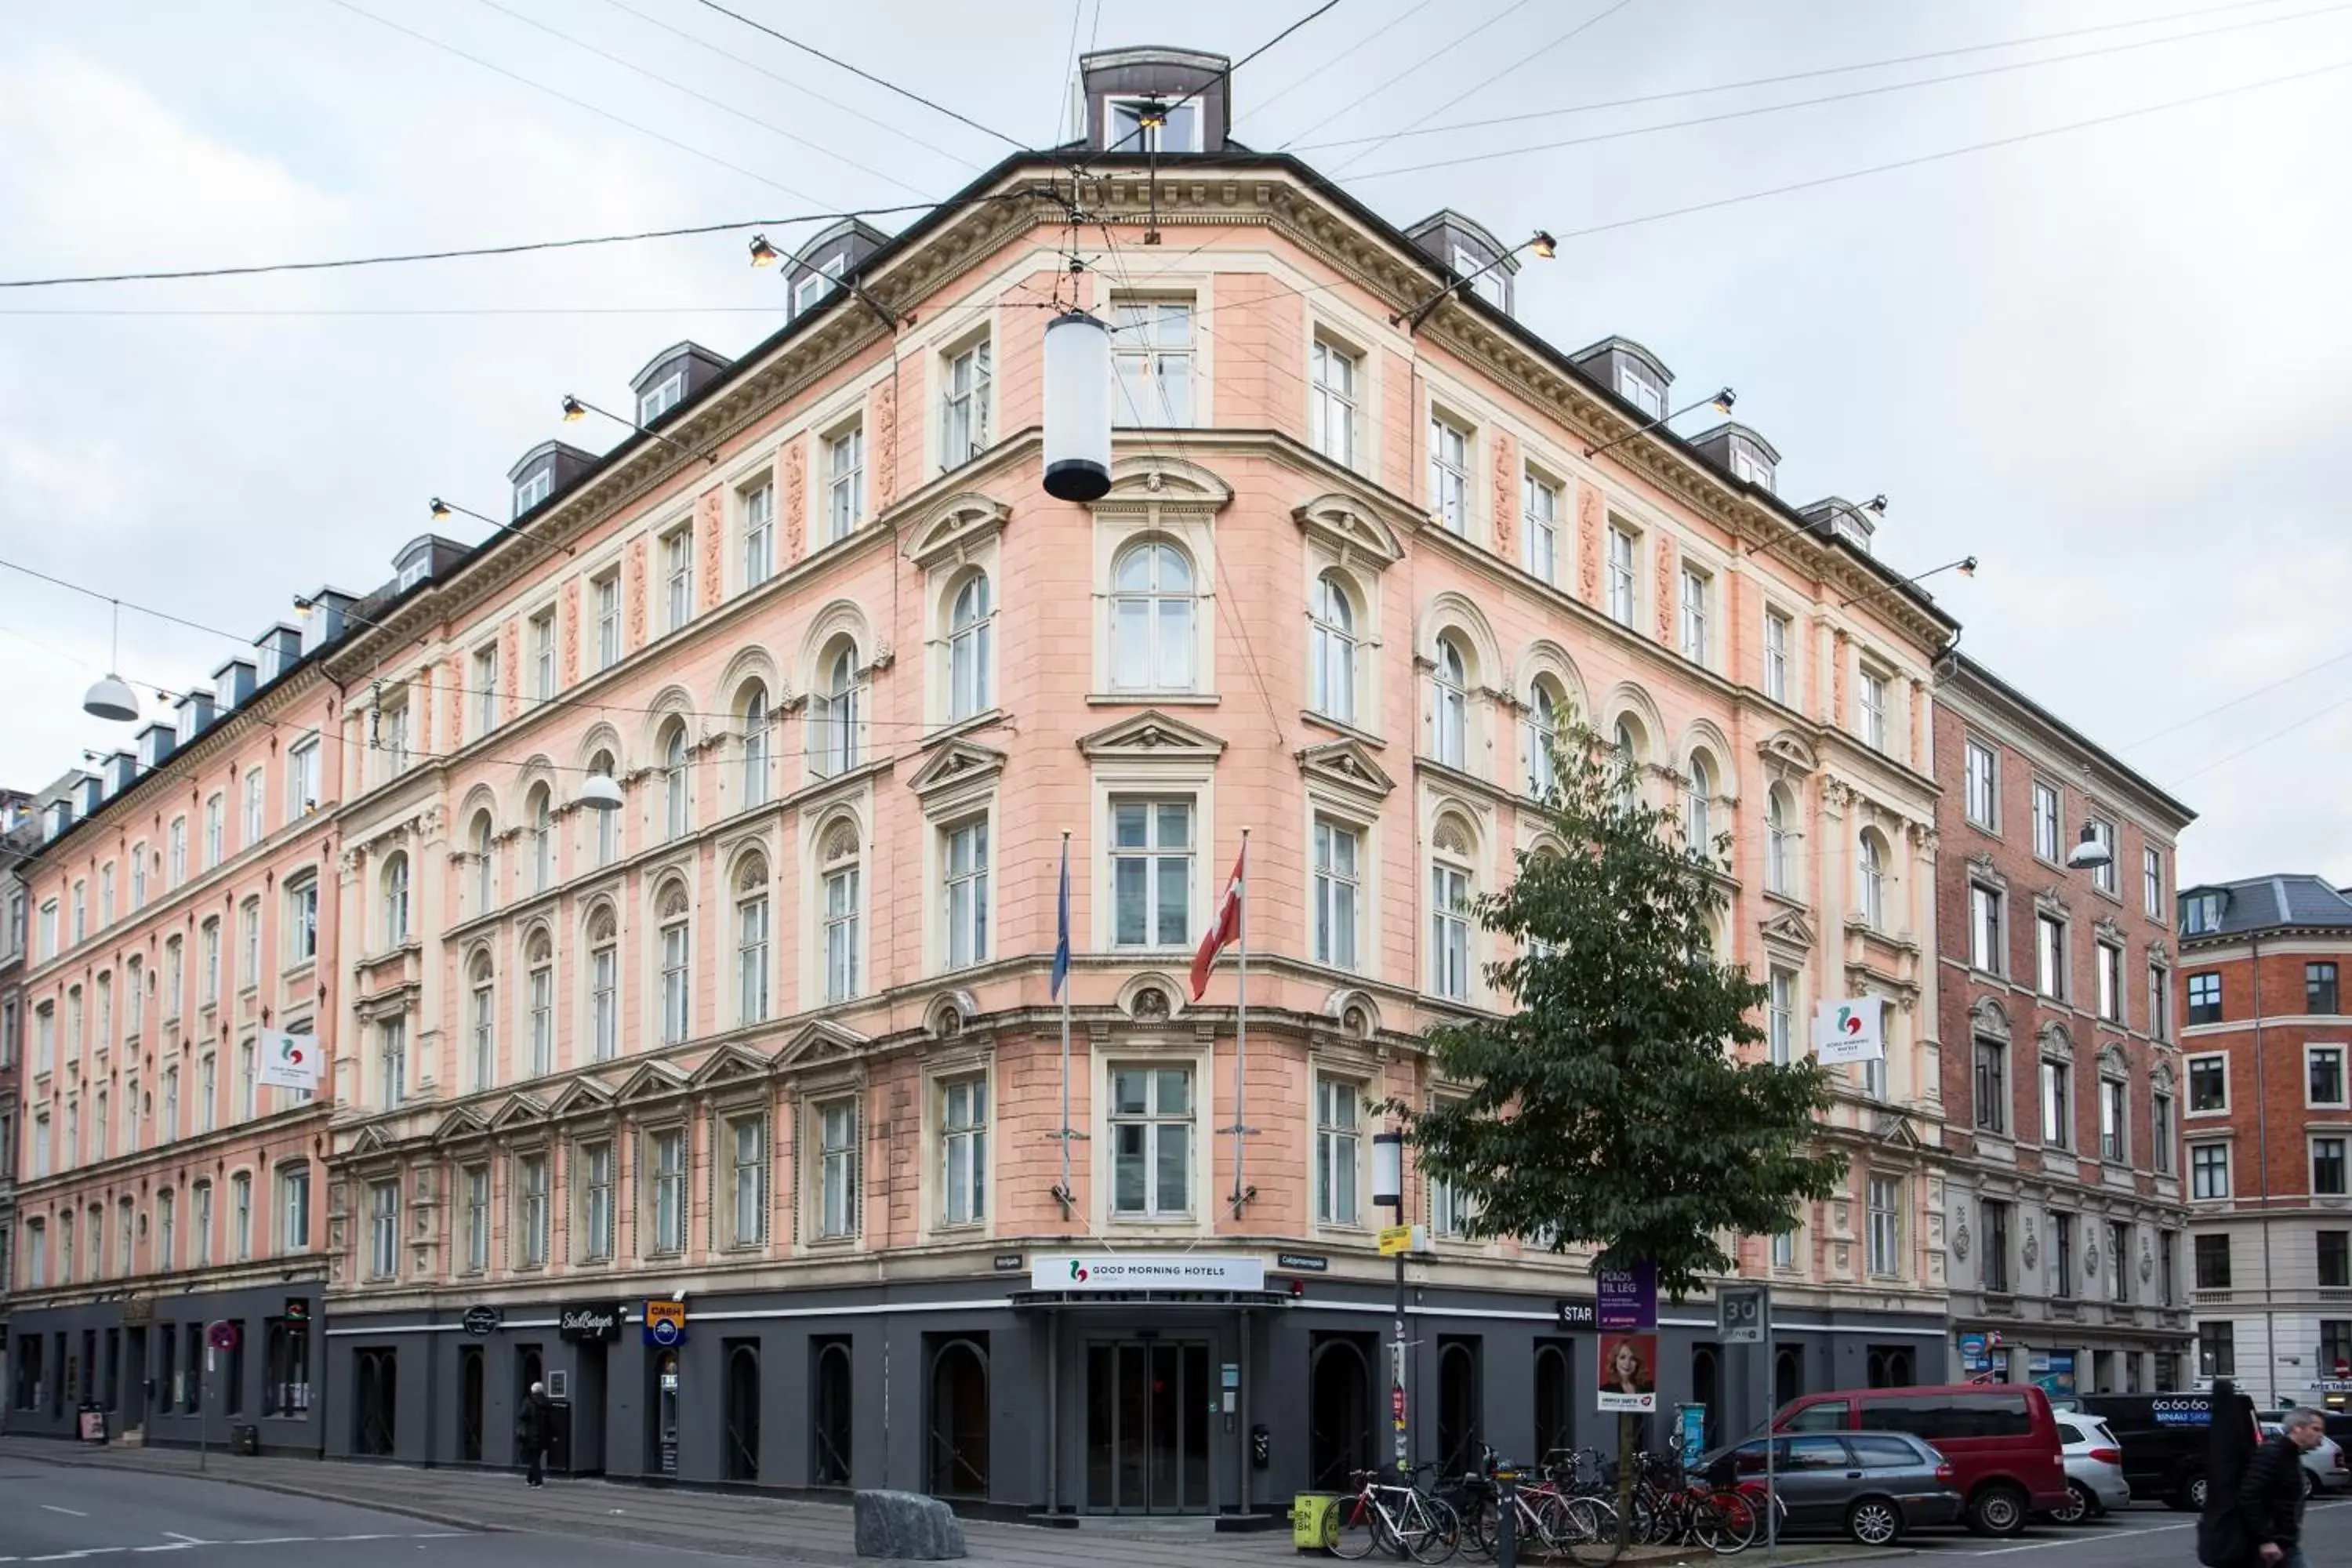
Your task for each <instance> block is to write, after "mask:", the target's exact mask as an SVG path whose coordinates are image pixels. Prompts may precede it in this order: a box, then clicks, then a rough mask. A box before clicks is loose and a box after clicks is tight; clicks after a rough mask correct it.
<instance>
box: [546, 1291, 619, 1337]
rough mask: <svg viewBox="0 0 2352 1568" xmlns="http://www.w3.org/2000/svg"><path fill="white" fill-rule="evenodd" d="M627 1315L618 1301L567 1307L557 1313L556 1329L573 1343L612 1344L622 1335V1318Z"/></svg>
mask: <svg viewBox="0 0 2352 1568" xmlns="http://www.w3.org/2000/svg"><path fill="white" fill-rule="evenodd" d="M625 1315H626V1314H625V1312H624V1310H622V1307H621V1305H620V1303H619V1302H617V1301H598V1302H595V1303H594V1304H593V1305H590V1306H585V1307H566V1308H564V1309H563V1310H562V1311H561V1312H559V1313H558V1314H557V1315H556V1319H555V1331H556V1332H557V1333H559V1334H561V1335H562V1336H563V1338H565V1339H567V1340H569V1341H571V1342H572V1343H573V1344H583V1343H585V1344H593V1343H599V1342H601V1343H605V1344H610V1343H611V1342H613V1341H614V1340H617V1339H619V1338H620V1337H621V1320H622V1319H623V1318H624V1317H625Z"/></svg>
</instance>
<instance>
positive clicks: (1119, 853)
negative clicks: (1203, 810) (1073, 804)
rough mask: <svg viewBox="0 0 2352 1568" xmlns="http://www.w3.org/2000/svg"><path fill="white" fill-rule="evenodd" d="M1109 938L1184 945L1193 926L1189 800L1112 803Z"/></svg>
mask: <svg viewBox="0 0 2352 1568" xmlns="http://www.w3.org/2000/svg"><path fill="white" fill-rule="evenodd" d="M1110 817H1111V865H1110V874H1111V910H1112V913H1111V943H1112V945H1113V946H1115V947H1183V946H1186V945H1189V944H1190V943H1191V942H1192V939H1193V934H1194V933H1193V931H1192V848H1193V844H1192V803H1191V802H1190V801H1145V800H1122V801H1114V802H1112V803H1111V808H1110Z"/></svg>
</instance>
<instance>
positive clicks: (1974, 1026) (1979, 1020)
mask: <svg viewBox="0 0 2352 1568" xmlns="http://www.w3.org/2000/svg"><path fill="white" fill-rule="evenodd" d="M1969 1030H1970V1031H1971V1032H1972V1033H1974V1034H1977V1035H1979V1036H1982V1037H1984V1038H1986V1039H1988V1040H1999V1041H2000V1043H2001V1044H2002V1045H2007V1044H2008V1043H2009V1009H2008V1008H2006V1007H2003V1006H2002V1005H2000V1002H1999V1001H1998V1000H1996V999H1995V998H1993V997H1990V996H1979V997H1978V998H1977V999H1976V1001H1975V1002H1974V1003H1972V1004H1971V1005H1969Z"/></svg>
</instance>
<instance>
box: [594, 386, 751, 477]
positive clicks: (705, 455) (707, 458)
mask: <svg viewBox="0 0 2352 1568" xmlns="http://www.w3.org/2000/svg"><path fill="white" fill-rule="evenodd" d="M559 406H560V407H561V408H562V411H563V422H564V423H565V424H566V425H577V424H579V423H580V421H582V420H583V419H585V418H586V417H588V416H590V415H591V414H596V415H601V416H604V418H607V419H610V420H611V421H612V422H613V423H614V424H615V425H625V426H628V427H629V428H630V429H632V430H635V432H636V433H637V434H638V435H640V436H650V437H653V438H654V439H655V440H656V441H659V442H660V443H661V444H662V445H663V446H665V447H676V448H677V450H678V451H681V452H684V453H687V454H688V456H690V457H696V458H701V459H702V460H703V461H704V462H706V463H712V464H716V463H717V462H718V461H719V454H718V453H716V452H698V451H696V450H695V449H694V448H693V447H689V446H688V445H687V444H686V443H685V442H683V441H673V440H672V439H670V438H669V437H667V436H665V435H663V434H662V433H661V432H660V431H658V430H649V429H647V428H646V426H643V425H640V424H639V423H637V421H635V420H634V419H624V418H622V417H621V416H619V415H617V414H615V413H614V412H613V411H612V410H611V409H609V408H599V407H597V406H596V405H594V404H593V403H591V402H589V401H587V400H586V399H585V398H581V397H574V396H572V395H571V394H570V393H568V392H567V393H565V394H564V395H563V401H562V404H561V405H559Z"/></svg>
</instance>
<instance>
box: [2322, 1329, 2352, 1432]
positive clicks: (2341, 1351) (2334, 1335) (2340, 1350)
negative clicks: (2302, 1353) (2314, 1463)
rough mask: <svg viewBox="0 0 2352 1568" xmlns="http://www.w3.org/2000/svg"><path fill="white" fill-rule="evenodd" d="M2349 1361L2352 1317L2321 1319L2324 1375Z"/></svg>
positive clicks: (2351, 1352)
mask: <svg viewBox="0 0 2352 1568" xmlns="http://www.w3.org/2000/svg"><path fill="white" fill-rule="evenodd" d="M2347 1361H2352V1319H2347V1318H2322V1319H2320V1320H2319V1364H2320V1365H2321V1366H2322V1367H2325V1368H2326V1373H2322V1375H2323V1376H2332V1375H2333V1374H2334V1373H2335V1371H2336V1368H2337V1367H2340V1366H2342V1365H2343V1364H2344V1363H2346V1362H2347ZM2338 1468H2341V1467H2340V1466H2339V1467H2338Z"/></svg>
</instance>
